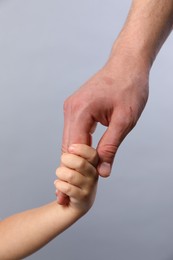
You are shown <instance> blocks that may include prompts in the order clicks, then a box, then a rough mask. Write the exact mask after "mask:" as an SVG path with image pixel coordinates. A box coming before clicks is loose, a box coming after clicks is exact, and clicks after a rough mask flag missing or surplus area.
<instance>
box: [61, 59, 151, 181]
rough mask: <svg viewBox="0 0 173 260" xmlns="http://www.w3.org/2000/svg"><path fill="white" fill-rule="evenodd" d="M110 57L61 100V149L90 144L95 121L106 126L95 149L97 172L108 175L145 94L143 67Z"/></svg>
mask: <svg viewBox="0 0 173 260" xmlns="http://www.w3.org/2000/svg"><path fill="white" fill-rule="evenodd" d="M134 61H135V60H132V61H129V62H127V60H124V61H123V59H122V57H119V58H118V57H116V59H115V57H114V59H111V58H110V60H109V61H108V63H107V64H106V65H105V66H104V67H103V68H102V69H101V70H100V71H99V72H98V73H97V74H96V75H94V76H93V77H92V78H91V79H90V80H89V81H88V82H86V83H85V84H84V85H83V86H82V87H81V88H80V89H79V90H78V91H76V92H75V93H74V94H73V95H72V96H70V97H69V98H68V99H67V100H66V101H65V104H64V119H65V122H64V135H63V146H62V151H63V152H66V151H68V147H69V145H70V144H74V143H84V144H89V145H90V144H91V134H92V133H93V132H94V129H95V127H96V123H97V122H99V123H101V124H102V125H104V126H107V130H106V131H105V133H104V135H103V136H102V137H101V139H100V141H99V143H98V146H97V151H98V154H99V158H100V162H99V165H98V172H99V174H100V175H101V176H102V177H107V176H109V174H110V172H111V167H112V164H113V160H114V156H115V154H116V152H117V149H118V147H119V145H120V144H121V142H122V140H123V139H124V138H125V136H126V135H127V134H128V133H129V132H130V130H131V129H132V128H133V127H134V126H135V124H136V122H137V120H138V118H139V117H140V115H141V112H142V111H143V108H144V106H145V104H146V101H147V97H148V73H147V70H145V69H144V68H142V66H139V64H136V62H134Z"/></svg>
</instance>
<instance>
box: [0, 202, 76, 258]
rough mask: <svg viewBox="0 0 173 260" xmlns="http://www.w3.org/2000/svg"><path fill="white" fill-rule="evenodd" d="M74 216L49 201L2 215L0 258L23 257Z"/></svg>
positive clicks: (43, 242) (70, 221)
mask: <svg viewBox="0 0 173 260" xmlns="http://www.w3.org/2000/svg"><path fill="white" fill-rule="evenodd" d="M69 214H70V215H69ZM77 218H78V216H76V215H75V214H71V213H69V212H67V211H66V208H65V207H64V208H63V207H62V206H60V205H58V204H57V203H56V202H53V203H50V204H48V205H46V206H43V207H40V208H36V209H32V210H28V211H25V212H23V213H19V214H16V215H13V216H11V217H9V218H7V219H5V220H4V221H2V222H0V260H12V259H13V260H17V259H23V258H24V257H26V256H28V255H30V254H32V253H34V252H35V251H37V250H38V249H40V248H41V247H43V246H44V245H45V244H47V243H48V242H49V241H50V240H52V239H53V238H54V237H56V236H57V235H58V234H60V233H61V232H63V231H64V230H65V229H66V228H67V227H69V226H70V225H71V224H73V223H74V222H75V221H76V220H77Z"/></svg>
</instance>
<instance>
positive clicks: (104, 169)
mask: <svg viewBox="0 0 173 260" xmlns="http://www.w3.org/2000/svg"><path fill="white" fill-rule="evenodd" d="M98 172H99V174H100V175H101V176H102V177H108V176H109V175H110V173H111V164H110V163H107V162H103V163H101V165H100V166H99V169H98Z"/></svg>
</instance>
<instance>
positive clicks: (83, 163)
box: [76, 158, 86, 170]
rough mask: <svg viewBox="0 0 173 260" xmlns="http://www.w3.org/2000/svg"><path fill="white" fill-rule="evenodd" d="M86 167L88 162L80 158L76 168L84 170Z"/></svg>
mask: <svg viewBox="0 0 173 260" xmlns="http://www.w3.org/2000/svg"><path fill="white" fill-rule="evenodd" d="M85 166H86V160H85V159H83V158H80V160H78V162H77V163H76V168H77V169H78V170H80V169H84V168H85Z"/></svg>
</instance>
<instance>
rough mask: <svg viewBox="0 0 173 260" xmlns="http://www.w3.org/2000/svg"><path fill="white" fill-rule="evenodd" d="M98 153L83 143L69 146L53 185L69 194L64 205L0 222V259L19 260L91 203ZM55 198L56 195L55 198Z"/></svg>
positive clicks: (23, 213) (21, 214)
mask: <svg viewBox="0 0 173 260" xmlns="http://www.w3.org/2000/svg"><path fill="white" fill-rule="evenodd" d="M97 163H98V156H97V153H96V151H95V149H93V148H91V147H89V146H86V145H81V144H79V145H77V144H76V145H72V146H71V147H70V149H69V153H64V154H63V155H62V158H61V164H62V165H63V166H61V167H59V168H58V169H57V170H56V175H57V177H58V180H56V181H55V183H54V184H55V188H56V189H58V190H59V191H61V192H63V193H64V194H66V196H68V198H69V200H68V203H67V204H66V205H63V206H62V205H60V204H58V203H57V201H54V202H52V203H50V204H47V205H45V206H42V207H40V208H35V209H32V210H28V211H25V212H22V213H19V214H15V215H13V216H11V217H8V218H6V219H4V220H3V221H1V222H0V260H12V259H13V260H18V259H23V258H24V257H26V256H28V255H30V254H32V253H34V252H35V251H37V250H38V249H40V248H41V247H43V246H44V245H46V244H47V243H48V242H49V241H51V240H52V239H53V238H55V237H56V236H57V235H59V234H60V233H61V232H63V231H64V230H65V229H67V228H68V227H69V226H71V225H72V224H73V223H74V222H76V221H77V220H78V219H79V218H80V217H82V216H83V215H84V214H85V213H86V212H87V211H88V210H89V209H90V208H91V206H92V204H93V202H94V199H95V195H96V189H97V181H98V173H97V170H96V166H97ZM57 199H58V198H57Z"/></svg>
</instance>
